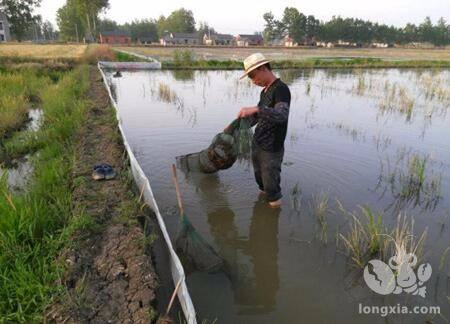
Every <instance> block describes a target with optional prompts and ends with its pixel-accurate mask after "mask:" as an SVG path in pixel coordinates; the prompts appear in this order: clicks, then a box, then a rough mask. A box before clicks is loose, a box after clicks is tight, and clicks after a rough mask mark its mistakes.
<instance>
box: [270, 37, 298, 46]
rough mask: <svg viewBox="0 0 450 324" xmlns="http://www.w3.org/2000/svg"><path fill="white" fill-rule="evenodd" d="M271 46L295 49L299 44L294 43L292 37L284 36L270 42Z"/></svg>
mask: <svg viewBox="0 0 450 324" xmlns="http://www.w3.org/2000/svg"><path fill="white" fill-rule="evenodd" d="M267 45H269V46H284V47H294V46H297V45H298V44H297V43H296V42H295V41H294V39H293V38H292V37H290V36H289V35H286V36H284V37H283V38H275V39H273V40H271V41H269V42H268V44H267Z"/></svg>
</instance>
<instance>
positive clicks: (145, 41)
mask: <svg viewBox="0 0 450 324" xmlns="http://www.w3.org/2000/svg"><path fill="white" fill-rule="evenodd" d="M137 42H138V43H139V44H142V45H149V44H151V43H153V42H154V38H153V37H138V39H137Z"/></svg>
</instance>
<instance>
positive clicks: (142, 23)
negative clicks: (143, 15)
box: [119, 19, 158, 42]
mask: <svg viewBox="0 0 450 324" xmlns="http://www.w3.org/2000/svg"><path fill="white" fill-rule="evenodd" d="M119 28H120V29H122V30H125V31H127V32H129V33H130V36H131V38H132V39H133V40H134V41H137V40H138V39H141V38H148V39H150V41H151V42H154V41H157V40H158V30H157V27H156V22H155V21H154V20H151V19H142V20H138V19H136V20H133V21H132V22H131V23H126V24H125V25H123V26H120V27H119Z"/></svg>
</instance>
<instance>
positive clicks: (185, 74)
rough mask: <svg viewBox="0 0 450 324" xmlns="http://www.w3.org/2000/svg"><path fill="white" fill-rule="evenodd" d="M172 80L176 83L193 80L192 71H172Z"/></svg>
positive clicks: (193, 73) (193, 72)
mask: <svg viewBox="0 0 450 324" xmlns="http://www.w3.org/2000/svg"><path fill="white" fill-rule="evenodd" d="M172 75H173V78H174V79H175V80H177V81H191V80H194V75H195V71H194V70H173V71H172Z"/></svg>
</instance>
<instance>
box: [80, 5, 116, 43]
mask: <svg viewBox="0 0 450 324" xmlns="http://www.w3.org/2000/svg"><path fill="white" fill-rule="evenodd" d="M74 2H75V3H74V4H75V7H76V11H77V14H78V15H79V18H80V19H81V20H82V21H83V23H84V28H85V30H86V34H87V36H89V37H91V36H92V35H95V34H97V23H98V15H99V13H100V12H102V11H104V10H106V9H108V8H109V0H74Z"/></svg>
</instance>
